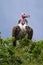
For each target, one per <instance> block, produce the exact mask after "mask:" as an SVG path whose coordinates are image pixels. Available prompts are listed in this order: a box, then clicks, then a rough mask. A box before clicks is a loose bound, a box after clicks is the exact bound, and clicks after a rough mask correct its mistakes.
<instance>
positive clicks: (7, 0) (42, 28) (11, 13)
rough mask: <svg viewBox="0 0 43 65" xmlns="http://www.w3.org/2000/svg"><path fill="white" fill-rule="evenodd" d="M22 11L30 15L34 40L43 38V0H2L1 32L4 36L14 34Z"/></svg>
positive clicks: (0, 1)
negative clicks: (14, 28)
mask: <svg viewBox="0 0 43 65" xmlns="http://www.w3.org/2000/svg"><path fill="white" fill-rule="evenodd" d="M21 13H26V14H29V15H30V18H29V19H27V20H28V25H29V26H30V27H32V28H33V40H43V0H0V32H2V34H1V36H2V37H3V38H7V37H11V36H12V27H13V26H16V25H17V24H18V20H19V18H20V14H21Z"/></svg>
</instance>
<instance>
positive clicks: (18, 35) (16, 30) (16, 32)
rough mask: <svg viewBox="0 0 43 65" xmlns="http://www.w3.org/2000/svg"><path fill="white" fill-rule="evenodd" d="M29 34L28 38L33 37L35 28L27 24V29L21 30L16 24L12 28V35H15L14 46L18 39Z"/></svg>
mask: <svg viewBox="0 0 43 65" xmlns="http://www.w3.org/2000/svg"><path fill="white" fill-rule="evenodd" d="M27 34H28V39H30V40H31V39H32V36H33V29H32V28H31V27H29V26H26V29H25V30H23V31H22V30H21V29H20V27H19V26H15V27H13V29H12V37H15V41H14V40H13V46H16V40H20V39H22V38H24V37H25V36H26V35H27Z"/></svg>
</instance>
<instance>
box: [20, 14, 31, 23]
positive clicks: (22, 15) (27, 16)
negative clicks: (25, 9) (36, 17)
mask: <svg viewBox="0 0 43 65" xmlns="http://www.w3.org/2000/svg"><path fill="white" fill-rule="evenodd" d="M29 17H30V15H27V14H25V13H22V14H21V16H20V20H21V23H22V24H24V23H25V18H29Z"/></svg>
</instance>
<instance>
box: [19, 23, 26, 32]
mask: <svg viewBox="0 0 43 65" xmlns="http://www.w3.org/2000/svg"><path fill="white" fill-rule="evenodd" d="M18 26H19V27H20V29H21V30H22V31H23V30H26V26H27V23H25V24H24V25H22V24H21V23H19V24H18Z"/></svg>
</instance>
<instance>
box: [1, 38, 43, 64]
mask: <svg viewBox="0 0 43 65" xmlns="http://www.w3.org/2000/svg"><path fill="white" fill-rule="evenodd" d="M12 40H13V38H7V39H2V38H0V65H43V40H40V41H32V40H28V39H26V38H23V39H21V40H19V41H18V43H19V44H18V43H17V45H16V46H15V47H14V46H13V43H12Z"/></svg>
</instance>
